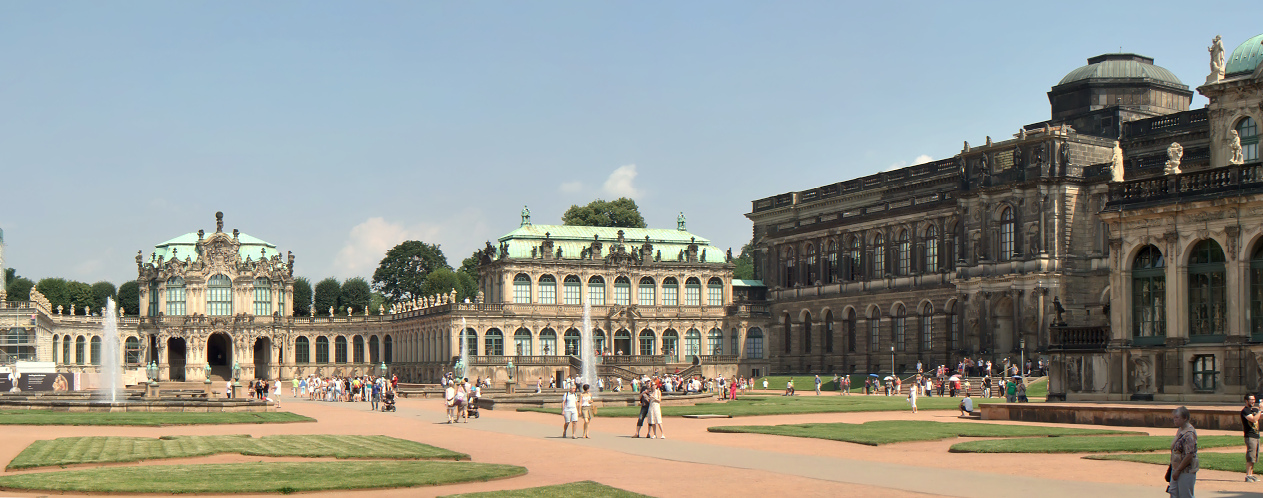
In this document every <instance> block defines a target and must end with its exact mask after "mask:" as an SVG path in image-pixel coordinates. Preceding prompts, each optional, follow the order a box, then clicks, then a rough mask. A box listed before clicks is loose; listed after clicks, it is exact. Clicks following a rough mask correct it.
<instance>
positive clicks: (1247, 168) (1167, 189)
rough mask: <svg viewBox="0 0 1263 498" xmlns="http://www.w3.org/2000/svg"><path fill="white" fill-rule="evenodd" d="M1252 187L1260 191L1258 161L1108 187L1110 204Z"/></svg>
mask: <svg viewBox="0 0 1263 498" xmlns="http://www.w3.org/2000/svg"><path fill="white" fill-rule="evenodd" d="M1255 188H1263V163H1259V162H1252V163H1249V164H1235V165H1231V166H1225V167H1222V168H1215V169H1208V170H1203V171H1193V172H1189V173H1182V174H1179V175H1166V176H1159V177H1155V178H1142V179H1139V180H1130V181H1125V182H1119V183H1115V184H1111V185H1110V192H1109V204H1110V205H1111V206H1119V205H1126V204H1134V203H1142V202H1166V201H1179V200H1180V199H1183V198H1191V197H1196V196H1202V195H1209V194H1217V193H1224V192H1232V191H1238V190H1245V189H1255Z"/></svg>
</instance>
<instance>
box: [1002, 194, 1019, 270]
mask: <svg viewBox="0 0 1263 498" xmlns="http://www.w3.org/2000/svg"><path fill="white" fill-rule="evenodd" d="M1016 230H1017V221H1016V220H1014V218H1013V208H1011V207H1007V206H1006V207H1005V208H1004V210H1003V211H1000V261H1009V260H1011V259H1013V256H1014V254H1013V249H1014V248H1013V234H1014V232H1016Z"/></svg>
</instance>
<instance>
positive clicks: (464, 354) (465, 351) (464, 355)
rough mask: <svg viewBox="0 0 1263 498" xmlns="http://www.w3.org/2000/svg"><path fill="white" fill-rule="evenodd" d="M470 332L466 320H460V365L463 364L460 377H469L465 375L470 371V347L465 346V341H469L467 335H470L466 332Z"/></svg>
mask: <svg viewBox="0 0 1263 498" xmlns="http://www.w3.org/2000/svg"><path fill="white" fill-rule="evenodd" d="M468 330H469V327H468V326H467V325H466V324H465V319H464V318H461V319H460V364H461V372H460V376H461V377H468V376H467V375H465V372H468V371H469V345H468V344H465V341H468V340H469V339H468V338H467V337H466V336H467V335H469V334H467V333H466V331H468Z"/></svg>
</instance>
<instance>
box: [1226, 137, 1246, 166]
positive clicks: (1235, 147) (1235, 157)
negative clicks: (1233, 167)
mask: <svg viewBox="0 0 1263 498" xmlns="http://www.w3.org/2000/svg"><path fill="white" fill-rule="evenodd" d="M1228 151H1229V152H1232V157H1231V158H1229V159H1228V164H1242V163H1244V162H1245V155H1244V154H1243V153H1242V152H1241V134H1239V133H1237V130H1229V131H1228Z"/></svg>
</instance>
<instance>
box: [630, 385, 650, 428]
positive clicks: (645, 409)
mask: <svg viewBox="0 0 1263 498" xmlns="http://www.w3.org/2000/svg"><path fill="white" fill-rule="evenodd" d="M648 416H649V391H648V390H646V389H645V388H644V387H641V389H640V417H639V418H637V419H636V435H635V436H632V437H640V428H641V427H644V425H645V417H648Z"/></svg>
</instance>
